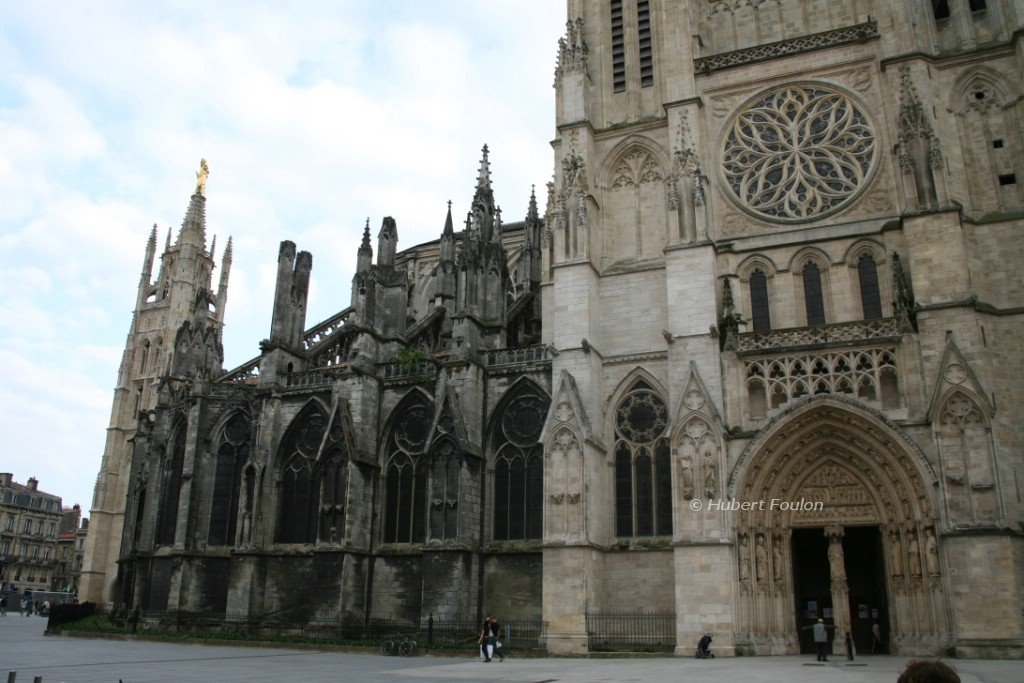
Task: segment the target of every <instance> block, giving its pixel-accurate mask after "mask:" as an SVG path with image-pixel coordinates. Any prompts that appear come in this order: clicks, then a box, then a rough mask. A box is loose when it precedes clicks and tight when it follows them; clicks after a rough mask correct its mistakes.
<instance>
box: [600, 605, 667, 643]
mask: <svg viewBox="0 0 1024 683" xmlns="http://www.w3.org/2000/svg"><path fill="white" fill-rule="evenodd" d="M587 640H588V647H589V649H590V651H591V652H672V651H673V650H675V647H676V615H675V612H664V613H662V612H587Z"/></svg>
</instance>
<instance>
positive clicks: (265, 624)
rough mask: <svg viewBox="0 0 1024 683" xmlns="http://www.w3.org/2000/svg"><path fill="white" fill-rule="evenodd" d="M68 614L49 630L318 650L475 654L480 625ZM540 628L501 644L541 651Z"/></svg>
mask: <svg viewBox="0 0 1024 683" xmlns="http://www.w3.org/2000/svg"><path fill="white" fill-rule="evenodd" d="M67 607H68V608H72V607H73V608H76V609H68V611H67V614H63V613H58V614H57V615H55V616H56V617H57V618H56V619H54V616H51V621H50V623H49V626H48V628H54V629H57V628H60V627H61V626H64V625H66V624H68V623H69V622H72V621H77V620H78V619H83V618H85V617H88V616H91V615H93V614H107V615H108V618H109V621H110V623H111V624H112V625H114V626H116V627H122V628H124V629H125V632H135V630H133V629H136V630H137V631H138V632H139V633H179V634H191V635H193V636H195V637H199V638H211V639H212V638H217V639H225V640H267V641H276V642H301V643H314V644H317V643H323V644H332V643H334V644H355V645H360V644H361V645H368V646H376V645H379V644H380V642H381V641H383V640H385V639H388V638H391V637H392V636H394V635H396V634H400V635H403V636H409V637H411V638H412V639H414V640H415V641H416V642H417V644H418V645H419V647H420V648H426V649H474V648H476V646H477V641H478V639H479V637H480V631H481V627H482V622H481V621H478V620H476V619H442V618H435V617H434V616H433V615H429V616H428V617H427V618H425V619H423V620H419V621H418V620H416V619H407V618H400V617H378V618H373V619H370V620H368V621H364V619H363V618H362V617H350V616H346V617H324V616H317V617H314V618H310V619H305V620H298V619H295V618H287V617H288V615H280V614H279V615H264V616H263V617H262V618H253V617H252V616H251V615H245V614H233V613H231V612H228V613H224V612H185V611H175V612H170V611H167V612H163V611H140V612H138V613H137V616H136V615H135V614H133V612H132V611H130V610H125V609H122V610H116V609H113V608H112V607H111V606H109V605H106V606H95V605H91V604H88V605H75V606H71V605H69V606H67ZM544 630H545V629H544V622H543V621H542V620H541V618H540V617H535V618H527V619H511V620H508V621H505V622H502V632H503V635H502V644H503V646H504V647H505V648H506V649H508V648H514V649H523V650H527V649H530V650H532V649H539V648H543V647H544Z"/></svg>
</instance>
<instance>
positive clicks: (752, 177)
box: [722, 84, 878, 223]
mask: <svg viewBox="0 0 1024 683" xmlns="http://www.w3.org/2000/svg"><path fill="white" fill-rule="evenodd" d="M877 147H878V146H877V145H876V144H875V134H874V129H873V128H872V126H871V122H870V121H868V117H867V116H866V115H865V114H864V112H863V110H862V109H861V108H860V107H859V106H858V105H857V104H856V103H854V102H853V100H851V99H850V98H849V97H847V96H846V95H844V94H842V93H840V92H838V91H836V90H833V89H831V88H830V87H828V86H824V85H819V84H814V85H810V84H805V85H789V86H785V87H782V88H776V89H775V90H771V91H768V92H766V93H763V94H761V95H758V96H757V97H756V98H754V99H753V100H752V101H751V102H750V103H749V104H747V105H746V106H745V107H744V108H743V109H742V110H741V111H740V112H739V113H738V114H736V116H735V117H734V119H733V120H732V122H731V123H730V124H729V126H728V128H727V129H726V134H725V140H724V144H723V150H722V172H723V175H724V179H725V184H726V186H727V187H728V188H729V193H728V194H729V195H730V198H731V199H732V200H733V201H736V202H737V203H739V205H740V206H742V207H743V208H744V209H746V210H748V211H750V212H752V213H754V214H756V215H757V216H759V217H762V218H766V219H768V220H771V221H777V222H778V221H781V222H788V223H795V222H800V221H808V220H813V219H816V218H821V217H823V216H827V215H829V214H831V213H834V212H836V211H838V210H839V209H840V208H842V207H843V206H845V205H847V204H848V203H849V202H850V200H851V199H853V197H854V196H855V195H857V193H858V192H860V190H862V189H863V188H864V186H865V185H866V183H867V179H868V177H869V175H870V173H871V171H872V169H873V168H874V165H875V158H876V156H877Z"/></svg>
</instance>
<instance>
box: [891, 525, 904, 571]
mask: <svg viewBox="0 0 1024 683" xmlns="http://www.w3.org/2000/svg"><path fill="white" fill-rule="evenodd" d="M890 539H891V541H892V542H891V544H890V546H891V548H892V558H891V559H892V567H890V569H891V571H892V575H893V576H903V544H902V543H901V542H900V532H899V531H893V532H892V535H891V536H890Z"/></svg>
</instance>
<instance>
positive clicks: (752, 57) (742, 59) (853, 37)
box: [693, 21, 878, 74]
mask: <svg viewBox="0 0 1024 683" xmlns="http://www.w3.org/2000/svg"><path fill="white" fill-rule="evenodd" d="M875 38H878V22H877V21H866V22H864V23H863V24H856V25H854V26H847V27H845V28H838V29H835V30H832V31H823V32H821V33H814V34H811V35H809V36H800V37H798V38H789V39H786V40H779V41H776V42H774V43H767V44H765V45H756V46H754V47H749V48H744V49H742V50H733V51H732V52H723V53H721V54H717V55H710V56H708V57H700V58H698V59H695V60H693V70H694V72H696V73H702V74H710V73H713V72H715V71H721V70H722V69H730V68H732V67H736V66H745V65H747V64H756V63H758V62H766V61H768V60H771V59H778V58H779V57H789V56H791V55H798V54H801V53H804V52H811V51H812V50H822V49H825V48H831V47H836V46H839V45H849V44H851V43H864V42H867V41H869V40H874V39H875Z"/></svg>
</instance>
